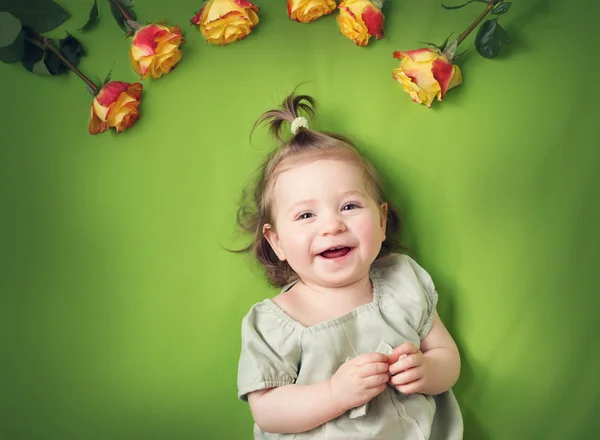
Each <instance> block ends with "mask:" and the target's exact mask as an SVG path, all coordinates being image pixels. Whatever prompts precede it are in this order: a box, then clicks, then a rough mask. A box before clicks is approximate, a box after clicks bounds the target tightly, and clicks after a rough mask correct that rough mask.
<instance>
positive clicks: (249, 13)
mask: <svg viewBox="0 0 600 440" xmlns="http://www.w3.org/2000/svg"><path fill="white" fill-rule="evenodd" d="M257 12H258V7H257V6H256V5H255V4H253V3H250V2H249V1H248V0H209V1H208V2H207V3H206V4H205V5H204V7H203V8H202V9H200V12H198V13H197V14H196V15H195V16H194V17H193V18H192V19H191V23H192V24H193V25H199V26H200V32H202V35H204V38H206V41H207V42H209V43H211V44H228V43H233V42H234V41H237V40H241V39H243V38H246V37H247V36H248V34H249V33H250V32H252V28H253V27H254V26H256V24H257V23H258V15H257V14H256V13H257Z"/></svg>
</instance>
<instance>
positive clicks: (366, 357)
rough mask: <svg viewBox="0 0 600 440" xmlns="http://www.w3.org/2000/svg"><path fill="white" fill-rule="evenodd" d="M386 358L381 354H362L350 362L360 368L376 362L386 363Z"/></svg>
mask: <svg viewBox="0 0 600 440" xmlns="http://www.w3.org/2000/svg"><path fill="white" fill-rule="evenodd" d="M387 360H388V357H387V355H385V354H382V353H375V352H373V353H364V354H361V355H360V356H357V357H355V358H354V359H353V360H352V362H354V364H355V365H357V366H359V367H360V366H362V365H367V364H372V363H378V362H386V363H387Z"/></svg>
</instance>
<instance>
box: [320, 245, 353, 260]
mask: <svg viewBox="0 0 600 440" xmlns="http://www.w3.org/2000/svg"><path fill="white" fill-rule="evenodd" d="M351 250H352V248H351V247H347V246H337V247H334V248H331V249H327V250H326V251H324V252H321V253H320V254H319V255H320V256H321V257H323V258H327V259H334V258H342V257H345V256H346V255H348V254H349V253H350V251H351Z"/></svg>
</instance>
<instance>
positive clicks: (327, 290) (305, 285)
mask: <svg viewBox="0 0 600 440" xmlns="http://www.w3.org/2000/svg"><path fill="white" fill-rule="evenodd" d="M296 287H297V288H298V290H301V291H302V294H303V295H305V296H311V297H313V298H314V299H318V300H319V301H324V302H331V303H336V304H344V303H349V304H353V303H356V302H362V301H364V300H365V299H369V301H370V299H371V298H372V297H373V285H372V284H371V279H370V278H369V275H368V274H367V275H366V276H364V277H363V278H361V279H359V280H357V281H355V282H352V283H350V284H348V285H344V286H320V285H317V284H313V283H311V282H310V281H303V280H300V281H299V282H298V285H297V286H296Z"/></svg>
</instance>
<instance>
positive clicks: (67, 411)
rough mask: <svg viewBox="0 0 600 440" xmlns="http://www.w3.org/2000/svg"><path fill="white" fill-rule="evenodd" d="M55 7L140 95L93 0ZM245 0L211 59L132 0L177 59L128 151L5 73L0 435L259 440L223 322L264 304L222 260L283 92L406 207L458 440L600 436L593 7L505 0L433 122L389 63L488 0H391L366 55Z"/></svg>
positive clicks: (57, 92)
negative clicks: (241, 35) (355, 147)
mask: <svg viewBox="0 0 600 440" xmlns="http://www.w3.org/2000/svg"><path fill="white" fill-rule="evenodd" d="M61 3H62V4H63V6H65V7H66V8H67V9H68V10H69V11H70V12H71V13H72V15H73V18H72V19H70V20H69V21H67V22H66V23H65V24H64V26H61V28H60V29H58V30H56V31H55V32H53V33H52V35H56V36H62V35H63V34H62V30H69V31H70V32H72V33H73V34H74V35H75V36H76V37H77V38H79V39H80V40H81V41H82V42H83V43H84V45H85V47H86V48H87V50H88V53H89V55H88V57H86V58H85V59H84V60H83V61H82V63H81V68H82V70H83V71H84V72H86V73H87V74H88V75H89V76H91V77H94V76H96V77H104V76H105V75H106V73H107V72H108V70H109V69H110V68H111V67H113V65H114V69H113V79H116V80H123V81H134V80H136V75H135V73H134V72H133V71H132V69H131V67H130V66H129V61H128V54H127V52H128V47H129V40H127V39H124V38H123V35H122V32H121V31H120V29H119V28H118V27H117V26H116V24H115V23H114V22H113V21H112V18H110V17H109V16H108V14H109V12H108V7H107V4H106V3H105V2H104V1H100V2H99V3H100V5H99V6H100V14H101V18H102V20H101V22H100V25H99V26H98V28H97V29H96V30H95V31H93V32H91V33H88V34H83V33H81V32H78V31H77V29H78V28H79V27H81V26H82V25H83V23H84V22H85V20H86V19H87V14H88V11H89V7H90V6H91V1H87V0H86V1H82V0H62V1H61ZM258 5H259V6H260V7H261V11H260V19H261V22H260V23H259V25H258V26H257V28H256V29H255V31H254V32H253V33H252V34H251V35H250V36H249V37H248V38H247V39H246V40H244V41H241V42H237V43H235V44H232V45H229V46H226V47H213V46H208V45H206V44H205V43H204V40H203V39H202V36H201V35H200V33H199V31H198V30H197V29H196V28H191V27H189V25H188V20H189V18H190V17H192V15H193V14H194V12H195V11H197V10H198V9H200V6H201V4H200V2H194V1H191V0H179V1H177V2H173V3H169V2H164V1H158V0H153V1H145V2H143V1H138V2H137V3H136V11H137V13H138V16H139V18H140V19H141V20H144V21H153V20H154V21H157V20H161V19H169V20H170V21H171V22H173V23H178V24H180V25H181V27H182V28H183V29H184V31H185V34H186V38H187V43H186V44H185V46H184V58H183V60H182V62H181V63H180V65H179V66H178V68H177V69H176V70H175V71H173V72H172V73H170V74H168V75H167V76H165V77H163V78H162V79H160V80H158V81H152V80H149V81H145V82H144V91H143V103H142V106H141V111H142V117H141V119H140V120H139V121H138V122H137V123H136V124H135V125H134V126H133V127H132V128H131V129H130V130H129V131H126V132H125V133H123V134H121V135H116V134H115V133H114V132H111V133H104V134H101V135H98V136H90V135H89V134H88V132H87V125H88V121H89V107H90V102H91V99H90V97H89V95H88V94H87V93H86V91H85V87H84V84H83V83H82V82H81V81H80V80H79V79H78V78H77V77H76V76H75V75H73V74H68V75H64V76H60V77H54V78H45V77H36V76H34V75H31V74H29V73H28V72H26V71H25V70H24V69H22V68H21V67H20V66H18V65H0V75H1V81H0V99H1V100H2V118H1V122H0V123H1V136H2V137H1V139H2V140H1V143H2V147H1V149H0V164H1V172H0V200H1V202H2V205H1V206H2V216H1V220H0V226H1V229H0V234H1V236H0V238H1V243H2V244H1V252H0V264H1V266H0V267H1V269H0V271H1V277H0V279H1V280H2V281H1V287H0V288H1V290H2V304H1V310H2V315H3V318H2V320H1V322H2V327H1V328H2V332H1V333H2V366H1V375H0V377H1V378H2V379H1V385H2V387H1V391H0V396H1V397H0V402H2V405H1V406H0V407H1V412H2V419H3V421H2V422H1V423H0V438H2V439H6V440H12V439H61V440H67V439H68V440H70V439H96V438H97V439H145V440H147V439H250V438H251V426H252V419H251V416H250V412H249V409H248V407H247V405H246V404H244V403H242V402H239V401H237V399H236V369H237V359H238V352H239V327H240V320H241V318H242V316H243V315H244V314H245V313H246V311H247V310H248V308H249V307H250V306H251V304H253V303H254V302H257V301H259V300H262V299H263V298H264V297H266V296H271V295H274V294H275V292H274V291H273V290H271V289H269V288H268V287H267V285H266V283H265V282H264V280H263V278H262V275H261V272H260V270H259V268H258V267H257V265H255V264H253V263H251V262H250V259H249V257H246V256H239V255H232V254H230V253H228V252H226V251H224V250H223V247H227V246H239V245H241V244H242V243H244V242H245V241H244V237H243V236H240V235H239V234H238V233H237V232H236V228H235V211H236V203H237V199H238V196H239V193H240V191H241V189H242V188H243V186H244V185H245V184H246V183H247V182H248V181H249V177H250V175H251V173H252V171H253V170H254V168H255V167H256V166H257V165H258V163H259V161H260V160H261V158H262V157H263V156H264V154H265V153H266V152H267V151H269V149H270V148H272V147H273V143H272V142H269V141H267V137H266V135H265V131H264V130H259V131H258V132H257V134H256V135H255V136H254V137H253V140H252V142H250V141H249V132H250V129H251V127H252V124H253V123H254V121H255V120H256V118H257V117H258V116H259V115H260V114H261V113H262V112H263V111H265V110H267V109H269V108H271V107H273V106H274V105H276V104H277V103H279V102H280V101H281V99H282V98H283V97H284V96H285V95H286V94H287V93H289V92H290V91H291V90H292V89H293V88H294V87H295V86H296V85H298V84H300V83H305V84H304V85H303V86H302V87H301V88H300V91H301V92H306V93H309V94H312V95H313V96H314V97H315V98H316V99H317V100H318V101H319V104H320V111H319V118H318V124H319V126H320V127H321V128H323V129H327V130H331V131H337V132H340V133H344V134H346V135H349V136H351V137H352V138H354V139H355V140H356V141H357V142H358V144H359V145H360V146H361V148H363V149H364V151H365V153H366V155H367V156H368V157H369V158H371V159H372V160H373V162H374V163H375V165H376V166H377V167H378V168H379V169H380V171H381V173H382V174H383V176H384V179H385V181H386V184H387V186H388V187H389V188H390V190H391V194H392V195H393V202H395V203H396V204H398V205H399V206H400V207H401V209H402V211H403V213H404V218H405V224H406V231H405V235H404V239H405V242H406V243H407V244H408V245H409V246H410V248H411V249H412V250H413V255H414V256H415V257H416V259H417V260H418V261H419V262H420V263H421V264H422V265H423V266H424V267H425V268H426V269H427V270H428V271H429V272H430V273H431V275H432V276H433V278H434V281H435V282H436V285H437V287H438V291H439V294H440V309H439V310H440V314H441V316H442V318H443V319H444V321H445V322H446V323H447V325H448V327H449V328H450V330H451V332H452V333H453V335H454V337H455V339H456V341H457V343H458V344H459V347H460V349H461V353H462V356H463V362H464V364H463V365H464V366H463V371H462V376H461V378H460V381H459V383H458V385H457V386H456V387H455V390H456V394H457V397H458V400H459V402H460V404H461V406H462V409H463V411H464V414H465V423H466V435H465V438H466V439H467V440H505V439H544V440H549V439H557V440H562V439H591V438H598V435H599V434H598V429H599V428H600V423H599V422H598V414H597V413H598V411H599V410H600V405H599V398H598V396H599V386H598V385H599V381H598V379H597V376H598V374H599V373H598V372H600V352H599V350H598V342H597V337H596V334H597V328H596V325H597V322H598V306H599V305H600V304H599V300H598V295H597V293H598V282H597V273H598V269H597V267H596V264H597V262H598V259H599V252H598V245H599V244H600V243H599V238H600V233H599V232H598V229H597V227H598V223H599V220H600V218H599V217H600V216H599V214H600V210H599V208H598V203H597V190H598V187H599V183H600V177H599V175H598V172H597V169H598V163H599V159H600V152H599V151H598V147H599V146H600V142H599V140H600V137H599V135H598V104H597V102H598V98H600V88H599V86H598V79H597V76H598V75H597V73H598V62H597V56H598V54H597V47H598V44H599V43H600V41H599V38H598V31H597V16H598V13H600V6H598V3H597V2H591V1H587V2H584V1H583V0H578V1H570V2H567V1H559V0H546V1H544V0H541V1H538V2H526V1H515V4H514V5H513V8H512V9H511V11H510V12H509V13H508V14H507V15H506V16H504V17H503V18H502V19H501V22H502V23H503V24H504V25H505V27H506V28H507V29H508V30H509V32H510V33H511V35H512V37H513V39H514V43H513V44H511V45H510V46H509V47H505V50H503V53H502V55H501V56H500V57H499V58H498V59H494V60H485V59H483V58H481V57H479V56H478V55H477V54H476V53H475V51H474V49H473V44H472V43H473V36H471V37H469V38H468V39H467V40H466V41H465V43H464V44H463V46H464V48H469V49H470V55H468V56H466V57H465V59H464V61H463V62H462V63H461V66H462V68H463V74H464V83H463V85H461V86H459V87H458V88H456V89H453V90H451V91H449V92H448V94H447V96H446V100H445V101H444V102H443V103H438V102H435V103H434V106H433V108H432V109H429V110H428V109H427V108H426V107H424V106H419V105H416V104H414V103H412V102H411V100H410V98H409V97H408V95H406V94H405V93H404V92H403V91H402V89H401V87H400V85H399V84H398V83H396V82H394V81H393V80H392V78H391V69H392V68H394V67H395V66H397V61H396V60H394V59H393V58H392V52H393V51H394V50H397V49H414V48H418V47H420V44H419V42H422V41H434V42H441V41H443V40H444V38H445V37H446V36H447V35H448V34H449V33H451V32H454V33H455V35H456V34H458V33H459V32H461V31H462V30H463V29H464V28H466V27H467V26H468V24H469V23H470V22H471V21H472V19H473V18H474V17H475V16H476V15H477V14H478V13H479V12H480V10H481V9H483V7H484V5H482V4H480V3H475V4H472V5H470V6H469V7H466V8H464V9H461V10H458V11H444V10H443V9H442V8H441V7H440V5H439V2H437V1H429V0H418V1H415V0H403V1H400V0H391V1H390V2H389V5H388V7H387V9H386V10H385V12H386V26H385V32H386V37H385V39H383V40H380V41H372V43H371V44H370V45H369V46H368V47H367V48H358V47H355V46H354V45H353V44H352V43H351V42H350V41H349V40H346V39H345V38H344V37H342V36H341V35H339V33H338V31H337V26H336V23H335V17H334V16H329V17H326V18H323V19H321V20H318V21H317V22H315V23H313V24H308V25H307V24H299V23H294V22H290V21H288V20H287V17H286V11H285V2H283V1H275V0H271V1H267V0H264V1H262V2H260V3H258ZM463 46H461V47H463Z"/></svg>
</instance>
